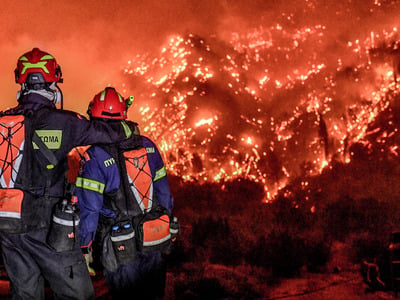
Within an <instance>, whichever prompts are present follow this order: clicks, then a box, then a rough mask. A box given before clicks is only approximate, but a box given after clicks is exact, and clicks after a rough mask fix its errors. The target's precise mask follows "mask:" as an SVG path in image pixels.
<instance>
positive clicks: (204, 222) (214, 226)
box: [191, 216, 243, 265]
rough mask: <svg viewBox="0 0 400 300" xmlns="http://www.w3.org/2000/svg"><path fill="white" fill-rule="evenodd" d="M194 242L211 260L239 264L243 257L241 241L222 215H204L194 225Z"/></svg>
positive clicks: (226, 263)
mask: <svg viewBox="0 0 400 300" xmlns="http://www.w3.org/2000/svg"><path fill="white" fill-rule="evenodd" d="M191 238H192V244H193V246H194V248H195V249H196V250H198V251H199V252H201V251H200V249H199V248H202V251H203V252H204V250H205V252H206V255H208V256H209V259H210V262H212V263H221V264H225V265H238V264H239V263H240V262H241V260H242V257H243V253H242V252H241V249H240V243H239V241H238V239H237V238H236V235H235V234H234V233H232V231H231V227H230V226H229V223H228V220H227V219H226V218H222V217H216V218H214V217H212V216H207V217H202V218H200V219H198V220H197V221H196V222H194V223H193V225H192V237H191Z"/></svg>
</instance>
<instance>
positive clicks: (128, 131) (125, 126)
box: [121, 121, 132, 138]
mask: <svg viewBox="0 0 400 300" xmlns="http://www.w3.org/2000/svg"><path fill="white" fill-rule="evenodd" d="M121 125H122V127H123V128H124V131H125V136H126V137H127V138H130V137H131V136H132V130H131V129H130V128H129V126H128V124H126V123H125V122H123V121H122V122H121Z"/></svg>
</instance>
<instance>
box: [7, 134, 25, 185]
mask: <svg viewBox="0 0 400 300" xmlns="http://www.w3.org/2000/svg"><path fill="white" fill-rule="evenodd" d="M24 144H25V140H24V141H23V142H22V144H21V147H20V148H19V149H18V156H17V159H16V160H15V162H14V168H13V169H12V173H11V178H10V183H9V184H8V187H9V188H13V187H14V182H15V180H16V179H17V175H18V171H19V167H20V166H21V161H22V157H23V155H22V151H23V150H24Z"/></svg>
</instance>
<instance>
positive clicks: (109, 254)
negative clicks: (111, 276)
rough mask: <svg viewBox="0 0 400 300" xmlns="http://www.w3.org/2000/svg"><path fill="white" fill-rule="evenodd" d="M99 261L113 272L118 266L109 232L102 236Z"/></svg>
mask: <svg viewBox="0 0 400 300" xmlns="http://www.w3.org/2000/svg"><path fill="white" fill-rule="evenodd" d="M100 259H101V263H102V265H103V267H104V268H105V269H106V270H107V271H109V272H115V271H116V270H117V268H118V262H117V257H116V256H115V252H114V247H113V244H112V241H111V236H110V233H107V234H106V235H105V236H104V239H103V243H102V251H101V258H100Z"/></svg>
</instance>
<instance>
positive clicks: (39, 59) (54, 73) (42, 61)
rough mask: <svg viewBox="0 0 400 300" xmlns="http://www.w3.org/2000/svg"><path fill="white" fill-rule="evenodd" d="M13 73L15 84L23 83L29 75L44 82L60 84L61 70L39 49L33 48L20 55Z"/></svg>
mask: <svg viewBox="0 0 400 300" xmlns="http://www.w3.org/2000/svg"><path fill="white" fill-rule="evenodd" d="M14 72H15V82H16V83H20V84H22V83H25V82H26V81H27V79H28V77H29V75H30V74H35V75H37V76H36V77H39V78H40V79H41V80H44V81H45V82H62V78H61V76H62V75H61V68H60V66H59V65H57V62H56V59H55V58H54V57H53V56H52V55H50V54H49V53H47V52H44V51H42V50H40V49H39V48H33V49H32V51H29V52H26V53H25V54H24V55H22V56H21V57H20V58H19V59H18V62H17V68H16V69H15V71H14ZM39 74H41V75H39ZM42 77H43V78H42Z"/></svg>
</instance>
